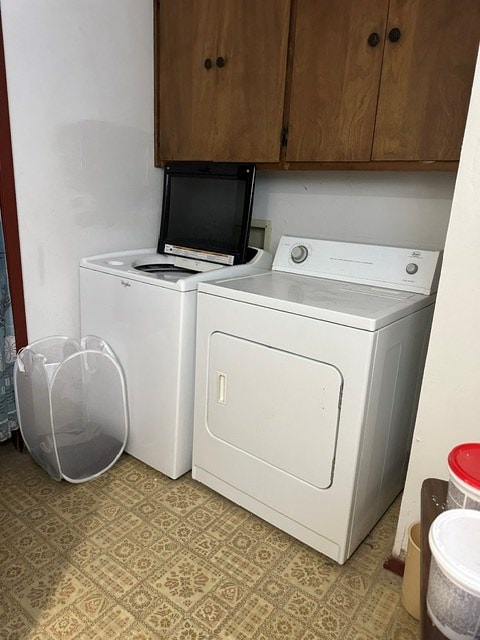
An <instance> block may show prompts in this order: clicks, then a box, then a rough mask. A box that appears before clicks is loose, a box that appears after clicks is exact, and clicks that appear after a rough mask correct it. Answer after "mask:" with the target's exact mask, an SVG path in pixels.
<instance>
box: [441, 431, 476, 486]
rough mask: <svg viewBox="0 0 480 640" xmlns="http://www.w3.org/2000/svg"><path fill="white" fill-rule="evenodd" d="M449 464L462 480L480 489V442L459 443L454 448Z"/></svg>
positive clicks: (449, 457)
mask: <svg viewBox="0 0 480 640" xmlns="http://www.w3.org/2000/svg"><path fill="white" fill-rule="evenodd" d="M448 466H449V467H450V470H451V471H452V472H453V473H454V474H455V475H456V476H457V477H458V478H460V480H462V481H463V482H465V483H466V484H469V485H470V486H471V487H475V489H480V442H469V443H466V444H459V445H458V446H457V447H455V448H454V449H452V450H451V451H450V454H449V456H448Z"/></svg>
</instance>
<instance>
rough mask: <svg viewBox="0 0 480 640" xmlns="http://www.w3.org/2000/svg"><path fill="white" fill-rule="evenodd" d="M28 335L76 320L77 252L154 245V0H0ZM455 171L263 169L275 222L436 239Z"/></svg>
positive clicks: (261, 202)
mask: <svg viewBox="0 0 480 640" xmlns="http://www.w3.org/2000/svg"><path fill="white" fill-rule="evenodd" d="M0 2H1V8H2V20H3V29H4V39H5V54H6V62H7V74H8V87H9V100H10V111H11V126H12V138H13V140H12V142H13V151H14V163H15V178H16V189H17V200H18V216H19V227H20V241H21V251H22V262H23V277H24V286H25V297H26V312H27V326H28V332H29V339H30V340H34V339H37V338H39V337H43V336H46V335H50V334H53V333H66V334H69V335H76V334H77V333H78V330H79V317H78V316H79V313H78V262H79V260H80V258H81V257H82V256H86V255H92V254H95V253H102V252H108V251H114V250H122V249H133V248H140V247H142V246H154V245H155V244H156V236H157V233H158V228H159V207H160V193H161V182H162V171H160V170H158V169H154V167H153V149H152V147H153V63H152V60H153V50H152V37H153V36H152V33H153V24H152V2H151V0H101V1H99V0H68V2H67V1H66V0H0ZM454 180H455V175H454V174H451V173H444V174H430V173H419V174H412V173H375V172H369V173H356V172H341V173H340V172H316V173H313V172H297V173H284V172H263V173H262V172H260V173H259V174H258V180H257V188H256V196H255V207H254V216H255V217H258V218H267V219H270V220H271V221H272V227H273V242H272V249H273V250H275V248H276V245H277V243H278V239H279V237H280V235H282V234H283V233H289V234H298V235H305V236H318V237H325V238H333V239H340V240H342V239H343V240H356V241H360V242H361V241H367V242H379V243H382V242H384V243H387V244H399V245H411V246H419V247H423V248H439V247H442V246H443V243H444V238H445V234H446V229H447V224H448V216H449V210H450V205H451V198H452V193H453V186H454Z"/></svg>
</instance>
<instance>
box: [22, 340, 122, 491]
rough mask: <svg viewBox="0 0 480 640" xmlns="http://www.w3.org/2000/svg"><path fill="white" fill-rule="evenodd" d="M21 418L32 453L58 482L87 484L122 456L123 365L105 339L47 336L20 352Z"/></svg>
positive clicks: (24, 436) (25, 438)
mask: <svg viewBox="0 0 480 640" xmlns="http://www.w3.org/2000/svg"><path fill="white" fill-rule="evenodd" d="M14 384H15V397H16V401H17V412H18V421H19V424H20V430H21V433H22V436H23V439H24V440H25V444H26V446H27V448H28V450H29V452H30V454H31V456H32V457H33V458H34V459H35V460H36V461H37V462H38V464H39V465H40V466H42V467H43V468H44V469H45V471H47V473H49V474H50V476H51V477H52V478H54V479H55V480H61V479H62V478H64V479H65V480H68V481H69V482H85V481H86V480H91V479H92V478H95V477H96V476H98V475H100V474H101V473H103V472H104V471H106V470H107V469H109V468H110V467H111V466H112V465H113V464H114V463H115V462H116V461H117V459H118V458H119V457H120V455H121V453H122V451H123V449H124V447H125V442H126V440H127V435H128V414H127V398H126V390H125V381H124V377H123V372H122V369H121V367H120V365H119V363H118V361H117V359H116V357H115V355H114V353H113V352H112V350H111V349H110V347H109V346H108V345H107V344H106V343H105V342H104V341H103V340H101V339H100V338H97V337H95V336H86V337H85V338H83V339H82V340H81V341H77V340H74V339H72V338H67V337H65V336H53V337H50V338H44V339H42V340H38V341H36V342H33V343H32V344H30V345H28V346H27V347H25V348H24V349H21V350H20V351H19V352H18V356H17V361H16V363H15V369H14Z"/></svg>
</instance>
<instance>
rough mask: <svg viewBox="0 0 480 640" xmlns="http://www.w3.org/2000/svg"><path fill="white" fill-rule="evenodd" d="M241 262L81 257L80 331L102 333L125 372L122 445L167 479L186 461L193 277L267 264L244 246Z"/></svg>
mask: <svg viewBox="0 0 480 640" xmlns="http://www.w3.org/2000/svg"><path fill="white" fill-rule="evenodd" d="M247 260H248V262H247V263H245V264H237V265H233V266H221V265H219V264H207V263H206V262H204V261H195V260H189V261H185V260H183V259H182V258H178V257H175V256H170V255H165V254H159V253H157V252H156V250H155V249H148V250H144V251H129V252H126V253H115V254H108V255H100V256H93V257H90V258H84V259H83V260H82V261H81V264H80V309H81V313H80V315H81V332H82V335H97V336H100V337H101V338H103V339H104V340H105V341H106V342H107V343H108V344H109V345H110V346H111V347H112V349H113V350H114V351H115V354H116V355H117V356H118V359H119V360H120V363H121V364H122V367H123V369H124V372H125V378H126V383H127V395H128V404H129V414H130V432H129V436H128V440H127V445H126V448H125V450H126V451H127V452H128V453H130V454H131V455H133V456H135V457H136V458H138V459H140V460H142V461H143V462H145V463H146V464H148V465H150V466H151V467H154V468H155V469H157V470H158V471H161V472H162V473H164V474H166V475H167V476H170V477H171V478H178V477H179V476H180V475H182V474H183V473H185V472H186V471H188V470H189V469H191V466H192V430H193V393H194V357H195V314H196V300H197V286H198V283H199V282H203V281H205V280H210V279H213V278H219V277H220V276H221V275H224V277H227V276H232V277H234V276H241V275H245V274H252V273H254V272H256V271H258V270H259V269H260V270H265V269H269V268H270V266H271V264H272V257H271V255H270V254H269V253H267V252H265V251H262V250H260V249H250V250H249V254H248V256H247ZM183 263H185V264H188V266H189V267H190V269H194V270H196V269H197V268H198V269H205V268H207V269H210V270H207V271H205V272H196V271H189V270H186V269H185V268H184V267H182V266H180V267H179V266H178V265H182V264H183ZM139 269H142V270H139ZM165 269H166V271H165Z"/></svg>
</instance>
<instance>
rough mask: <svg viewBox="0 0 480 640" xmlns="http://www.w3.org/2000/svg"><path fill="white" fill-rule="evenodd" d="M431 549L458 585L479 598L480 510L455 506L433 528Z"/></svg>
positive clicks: (431, 529) (429, 539) (439, 563)
mask: <svg viewBox="0 0 480 640" xmlns="http://www.w3.org/2000/svg"><path fill="white" fill-rule="evenodd" d="M428 541H429V543H430V549H431V550H432V554H433V556H434V558H435V560H436V561H437V564H438V565H439V566H440V567H441V568H442V569H443V570H444V572H445V573H446V574H447V575H448V577H449V578H450V579H451V580H452V581H453V582H455V583H456V584H457V585H458V586H460V587H462V588H464V589H466V590H467V591H469V592H470V593H473V594H475V595H478V596H479V597H480V544H479V541H480V511H475V510H474V509H453V510H451V511H445V512H444V513H441V514H440V515H439V516H438V517H437V518H436V519H435V520H434V521H433V524H432V526H431V527H430V532H429V535H428Z"/></svg>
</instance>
